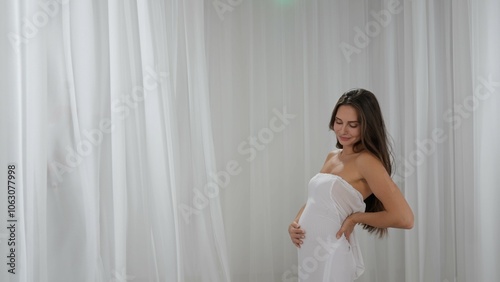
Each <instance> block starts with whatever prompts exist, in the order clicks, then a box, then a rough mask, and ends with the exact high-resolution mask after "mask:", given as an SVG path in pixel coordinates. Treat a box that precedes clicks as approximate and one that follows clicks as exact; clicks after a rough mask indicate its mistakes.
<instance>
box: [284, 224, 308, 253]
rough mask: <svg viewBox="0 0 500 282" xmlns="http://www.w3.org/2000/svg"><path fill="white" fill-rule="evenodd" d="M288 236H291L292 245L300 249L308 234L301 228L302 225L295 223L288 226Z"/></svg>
mask: <svg viewBox="0 0 500 282" xmlns="http://www.w3.org/2000/svg"><path fill="white" fill-rule="evenodd" d="M288 234H290V239H291V240H292V243H293V244H294V245H295V246H296V247H297V248H300V245H302V243H304V242H303V241H302V239H304V238H305V236H306V235H305V234H306V232H305V231H304V230H303V229H302V228H300V225H299V224H298V223H297V222H296V221H294V222H292V223H291V224H290V225H289V226H288Z"/></svg>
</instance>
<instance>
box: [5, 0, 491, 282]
mask: <svg viewBox="0 0 500 282" xmlns="http://www.w3.org/2000/svg"><path fill="white" fill-rule="evenodd" d="M498 12H500V4H499V3H497V1H488V0H480V1H473V0H469V1H465V0H460V1H451V0H439V1H438V0H421V1H420V0H418V1H417V0H413V1H409V0H399V1H398V0H378V1H373V0H358V1H343V0H335V1H331V0H322V1H316V0H314V1H306V0H251V1H250V0H206V1H202V0H196V1H185V0H162V1H131V0H124V1H122V0H114V1H111V0H110V1H97V0H95V1H85V0H42V1H23V2H15V1H2V2H1V3H0V16H1V18H2V19H4V20H3V21H2V22H1V23H0V34H1V35H2V36H3V40H0V56H1V57H0V58H1V60H0V61H1V62H2V64H1V66H0V86H1V87H2V93H1V97H2V102H1V103H0V115H1V118H0V129H1V131H2V135H1V136H2V138H1V139H0V144H1V149H0V159H1V160H2V166H3V167H4V168H3V169H4V171H3V172H2V173H1V174H0V180H1V183H4V184H3V185H4V187H3V188H2V189H1V190H2V191H3V192H1V193H0V221H1V226H3V227H2V228H1V229H0V255H1V257H3V258H4V259H3V261H4V263H2V264H1V266H0V280H1V281H23V282H24V281H50V282H52V281H85V282H86V281H103V282H104V281H106V282H107V281H238V282H239V281H296V278H297V257H296V250H295V248H294V247H293V245H292V244H291V243H290V240H289V237H288V233H287V231H286V230H287V226H288V224H289V223H290V221H291V220H292V219H293V218H294V217H295V214H296V213H297V211H298V209H299V208H300V206H301V205H302V204H303V203H304V201H305V199H306V193H307V191H306V187H307V183H308V181H309V178H310V177H311V176H313V175H314V174H315V173H316V172H317V171H318V170H319V169H320V168H321V165H322V163H323V161H324V158H325V156H326V154H327V152H328V151H330V150H331V149H332V148H333V146H334V144H335V143H334V139H333V135H332V133H331V132H329V130H328V121H329V118H330V114H331V110H332V109H333V106H334V104H335V102H336V101H337V99H338V97H339V96H340V95H341V93H342V92H344V91H345V90H347V89H350V88H353V87H364V88H367V89H370V90H371V91H373V92H374V93H375V94H376V95H377V96H378V98H379V102H380V103H381V106H382V109H383V112H384V116H385V120H386V123H387V126H388V129H389V132H390V134H391V136H392V138H393V141H394V144H393V147H394V153H395V158H396V172H395V174H394V179H395V181H396V182H397V183H398V185H399V186H400V188H401V189H402V191H403V192H404V194H405V195H406V197H407V199H408V201H409V203H410V205H411V206H412V208H413V210H414V212H415V216H416V217H415V228H414V229H412V230H410V231H401V230H391V231H390V234H389V236H388V238H386V239H382V240H380V239H377V238H374V237H373V236H370V235H367V234H366V232H364V231H363V230H361V229H360V230H359V232H358V233H359V235H360V237H361V238H360V239H361V243H362V250H363V254H364V259H365V264H366V267H367V269H366V272H365V274H363V276H362V277H361V278H360V279H359V280H358V281H362V282H364V281H383V282H401V281H422V282H428V281H437V282H451V281H485V282H486V281H497V280H498V279H499V278H500V273H499V270H498V267H497V264H498V261H500V258H499V253H500V244H499V243H498V240H497V239H496V237H497V236H496V234H497V233H498V232H500V230H499V227H498V226H497V225H496V222H497V221H498V220H497V219H496V214H498V213H499V212H500V210H499V207H498V205H496V202H497V199H499V198H500V192H499V191H500V190H498V189H495V187H496V184H497V183H498V182H499V181H500V179H499V176H498V173H497V171H498V168H499V167H500V161H499V160H500V154H499V150H498V148H497V146H496V142H495V141H496V140H497V139H498V138H499V137H500V130H499V129H498V126H497V124H498V120H499V118H500V117H499V113H498V107H499V106H500V96H499V87H500V66H499V65H498V63H497V62H498V61H499V60H500V58H499V55H498V51H497V50H499V49H500V48H499V47H500V39H499V36H498V35H497V33H496V32H495V30H496V29H495V27H497V26H499V25H500V20H499V19H498V17H497V14H498ZM12 165H15V167H14V166H12ZM9 166H10V167H9ZM9 171H10V173H11V175H12V173H14V172H15V173H16V174H15V177H16V179H15V181H16V182H15V185H13V184H12V183H11V188H9V187H8V184H9V183H8V180H9V179H8V175H9ZM11 178H12V177H11ZM11 180H12V179H11ZM14 186H15V197H16V198H15V203H14V204H13V203H12V199H13V198H12V197H11V198H9V197H8V196H9V193H11V196H12V193H14V192H12V191H14V188H13V187H14ZM9 191H11V192H9ZM9 201H11V203H9ZM10 215H13V217H9V216H10ZM9 220H16V221H9ZM11 224H15V228H9V226H11ZM12 242H15V244H16V245H15V246H12V245H11V244H12ZM13 247H14V248H13ZM11 248H13V250H11ZM12 253H13V254H14V255H15V272H16V274H12V273H9V272H8V271H9V269H12V268H13V267H14V265H12V264H7V263H9V262H11V261H13V258H12Z"/></svg>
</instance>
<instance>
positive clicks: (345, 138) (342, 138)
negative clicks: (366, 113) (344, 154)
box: [338, 136, 351, 142]
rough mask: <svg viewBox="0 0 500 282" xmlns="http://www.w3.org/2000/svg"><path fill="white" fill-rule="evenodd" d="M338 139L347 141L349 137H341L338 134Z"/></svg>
mask: <svg viewBox="0 0 500 282" xmlns="http://www.w3.org/2000/svg"><path fill="white" fill-rule="evenodd" d="M338 138H339V140H340V141H344V142H345V141H349V139H351V138H350V137H342V136H339V137H338Z"/></svg>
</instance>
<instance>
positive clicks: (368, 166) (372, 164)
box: [356, 150, 385, 173]
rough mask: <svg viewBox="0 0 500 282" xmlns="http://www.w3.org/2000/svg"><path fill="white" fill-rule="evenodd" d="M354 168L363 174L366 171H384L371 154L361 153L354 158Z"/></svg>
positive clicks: (380, 163)
mask: <svg viewBox="0 0 500 282" xmlns="http://www.w3.org/2000/svg"><path fill="white" fill-rule="evenodd" d="M356 167H357V168H358V169H359V170H360V172H361V173H363V172H364V171H366V170H372V171H373V170H379V169H382V170H385V167H384V165H383V164H382V162H381V161H380V160H379V159H378V158H377V157H376V156H375V155H374V154H372V153H371V152H369V151H366V150H365V151H363V152H361V153H359V155H358V156H357V157H356Z"/></svg>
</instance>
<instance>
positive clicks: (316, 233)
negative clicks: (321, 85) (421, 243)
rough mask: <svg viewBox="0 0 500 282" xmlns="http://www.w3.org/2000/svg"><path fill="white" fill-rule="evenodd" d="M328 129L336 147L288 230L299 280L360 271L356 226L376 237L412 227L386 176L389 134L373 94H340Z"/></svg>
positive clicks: (349, 277)
mask: <svg viewBox="0 0 500 282" xmlns="http://www.w3.org/2000/svg"><path fill="white" fill-rule="evenodd" d="M330 129H331V130H333V131H334V132H335V135H336V137H337V148H338V149H337V150H334V151H332V152H330V153H329V154H328V156H327V158H326V161H325V163H324V165H323V168H322V169H321V172H320V173H318V174H317V175H315V176H314V177H313V178H312V179H311V181H310V182H309V187H308V191H309V192H308V194H309V196H308V200H307V203H306V204H305V205H304V206H303V207H302V208H301V209H300V211H299V213H298V214H297V217H296V218H295V220H294V221H293V222H292V223H291V224H290V226H289V228H288V232H289V234H290V238H291V240H292V242H293V244H294V245H295V246H296V247H297V248H299V250H298V254H299V271H298V273H299V280H300V281H315V282H316V281H339V282H345V281H353V280H354V279H356V278H358V277H359V276H360V275H361V274H362V273H363V271H364V265H363V259H362V257H361V252H360V250H359V249H358V245H357V241H356V238H355V237H354V234H353V231H354V226H355V225H356V224H361V225H363V228H364V229H367V230H368V232H370V233H376V234H378V235H379V236H380V237H382V236H384V235H386V233H387V228H388V227H395V228H404V229H411V228H412V227H413V212H412V211H411V208H410V207H409V205H408V203H407V202H406V200H405V198H404V197H403V195H402V194H401V192H400V191H399V189H398V187H397V186H396V184H395V183H394V182H393V181H392V179H391V177H390V174H391V172H392V168H391V160H390V152H389V145H388V140H387V133H386V128H385V125H384V120H383V118H382V113H381V111H380V107H379V104H378V102H377V99H376V98H375V95H373V93H371V92H370V91H367V90H364V89H354V90H350V91H348V92H346V93H344V94H343V95H342V96H341V97H340V99H339V100H338V102H337V104H336V105H335V108H334V109H333V113H332V117H331V120H330Z"/></svg>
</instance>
